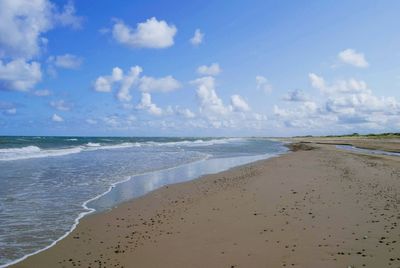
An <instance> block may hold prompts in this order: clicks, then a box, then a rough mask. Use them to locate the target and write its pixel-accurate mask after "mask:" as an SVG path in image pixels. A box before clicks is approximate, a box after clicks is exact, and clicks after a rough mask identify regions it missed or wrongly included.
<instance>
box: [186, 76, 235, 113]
mask: <svg viewBox="0 0 400 268" xmlns="http://www.w3.org/2000/svg"><path fill="white" fill-rule="evenodd" d="M192 83H193V84H195V85H197V86H198V87H197V90H196V94H197V98H198V100H199V102H200V112H201V113H203V114H205V115H207V116H214V115H215V114H217V115H225V114H227V113H228V112H229V108H228V107H225V105H224V104H223V102H222V100H221V99H220V98H219V97H218V95H217V93H216V91H215V80H214V77H212V76H205V77H201V78H198V79H196V80H194V81H192Z"/></svg>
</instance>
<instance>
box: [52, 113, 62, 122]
mask: <svg viewBox="0 0 400 268" xmlns="http://www.w3.org/2000/svg"><path fill="white" fill-rule="evenodd" d="M51 120H52V121H53V122H63V121H64V118H62V117H61V116H59V115H58V114H53V116H52V117H51Z"/></svg>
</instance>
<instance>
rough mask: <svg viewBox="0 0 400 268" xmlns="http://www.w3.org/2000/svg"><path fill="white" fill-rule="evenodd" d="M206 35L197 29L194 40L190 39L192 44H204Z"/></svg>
mask: <svg viewBox="0 0 400 268" xmlns="http://www.w3.org/2000/svg"><path fill="white" fill-rule="evenodd" d="M203 38H204V33H202V32H201V31H200V29H196V31H195V32H194V35H193V37H192V38H190V43H191V44H192V45H194V46H198V45H200V44H201V43H202V42H203Z"/></svg>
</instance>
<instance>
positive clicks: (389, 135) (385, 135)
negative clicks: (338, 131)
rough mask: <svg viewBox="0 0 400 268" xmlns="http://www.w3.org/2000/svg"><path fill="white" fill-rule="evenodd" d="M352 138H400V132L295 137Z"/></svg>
mask: <svg viewBox="0 0 400 268" xmlns="http://www.w3.org/2000/svg"><path fill="white" fill-rule="evenodd" d="M311 137H314V138H350V137H360V138H377V139H379V138H386V139H387V138H400V132H388V133H378V134H375V133H370V134H359V133H353V134H345V135H328V136H311V135H307V136H296V137H295V138H311Z"/></svg>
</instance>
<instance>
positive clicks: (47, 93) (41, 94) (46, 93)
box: [33, 89, 51, 97]
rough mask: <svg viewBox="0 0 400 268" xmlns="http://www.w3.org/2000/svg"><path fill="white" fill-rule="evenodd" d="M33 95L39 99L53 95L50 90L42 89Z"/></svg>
mask: <svg viewBox="0 0 400 268" xmlns="http://www.w3.org/2000/svg"><path fill="white" fill-rule="evenodd" d="M33 94H34V95H36V96H38V97H46V96H50V95H51V91H50V90H48V89H41V90H35V92H33Z"/></svg>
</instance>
